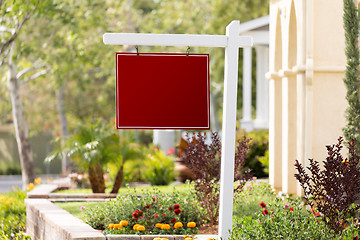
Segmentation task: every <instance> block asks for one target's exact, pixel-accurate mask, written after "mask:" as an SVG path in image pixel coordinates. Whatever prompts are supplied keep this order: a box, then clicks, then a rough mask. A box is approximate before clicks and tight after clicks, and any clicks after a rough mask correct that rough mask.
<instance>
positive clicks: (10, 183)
mask: <svg viewBox="0 0 360 240" xmlns="http://www.w3.org/2000/svg"><path fill="white" fill-rule="evenodd" d="M46 176H49V177H50V178H53V179H57V178H59V175H57V174H50V175H39V176H37V177H41V179H42V181H43V182H46ZM16 187H18V188H19V189H21V188H22V180H21V175H0V193H6V192H10V191H11V190H13V188H16Z"/></svg>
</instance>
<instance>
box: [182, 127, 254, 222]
mask: <svg viewBox="0 0 360 240" xmlns="http://www.w3.org/2000/svg"><path fill="white" fill-rule="evenodd" d="M205 140H206V139H205V135H204V134H202V133H197V134H195V133H194V135H193V137H192V138H189V137H188V147H187V148H186V150H185V152H184V153H183V154H182V155H181V159H182V160H183V161H184V163H185V165H186V166H187V167H188V168H190V169H191V170H192V171H193V173H194V175H195V179H196V180H195V183H194V184H195V192H196V195H197V198H198V200H199V201H201V202H203V207H204V208H205V209H206V212H207V218H208V220H209V221H210V223H211V224H215V223H216V222H217V219H218V212H219V193H220V189H219V183H218V182H219V180H220V166H221V162H220V158H221V141H220V138H219V137H218V135H217V133H216V132H213V133H212V136H211V143H210V144H207V143H206V142H205ZM248 151H249V140H247V139H246V138H243V139H242V140H241V141H240V140H239V141H238V145H237V151H236V153H235V169H234V173H235V174H234V175H235V176H234V181H239V186H240V187H237V188H236V189H235V190H236V191H241V190H242V186H243V185H244V184H245V182H246V181H248V180H249V179H250V178H251V175H250V173H249V172H246V173H245V174H244V173H243V171H242V167H243V166H244V163H245V158H246V156H247V153H248Z"/></svg>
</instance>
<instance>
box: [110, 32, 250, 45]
mask: <svg viewBox="0 0 360 240" xmlns="http://www.w3.org/2000/svg"><path fill="white" fill-rule="evenodd" d="M103 42H104V44H107V45H150V46H194V47H226V46H227V45H228V37H227V36H224V35H192V34H151V33H105V34H104V36H103ZM236 45H237V47H251V46H252V39H251V37H248V36H239V37H238V39H237V40H236Z"/></svg>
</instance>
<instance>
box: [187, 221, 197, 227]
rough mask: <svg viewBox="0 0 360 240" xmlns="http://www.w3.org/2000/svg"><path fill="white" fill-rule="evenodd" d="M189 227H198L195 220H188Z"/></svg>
mask: <svg viewBox="0 0 360 240" xmlns="http://www.w3.org/2000/svg"><path fill="white" fill-rule="evenodd" d="M187 227H189V228H194V227H196V223H195V222H188V224H187Z"/></svg>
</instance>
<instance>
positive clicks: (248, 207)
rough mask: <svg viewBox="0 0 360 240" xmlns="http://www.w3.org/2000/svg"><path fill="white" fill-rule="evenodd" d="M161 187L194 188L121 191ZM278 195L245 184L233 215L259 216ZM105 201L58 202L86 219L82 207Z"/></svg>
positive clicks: (259, 184) (264, 186)
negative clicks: (265, 206)
mask: <svg viewBox="0 0 360 240" xmlns="http://www.w3.org/2000/svg"><path fill="white" fill-rule="evenodd" d="M155 188H156V189H159V190H160V191H161V192H163V193H171V192H173V191H174V189H176V190H177V191H179V192H183V193H185V192H188V191H189V188H193V186H192V185H190V184H183V185H176V186H156V187H152V186H150V187H131V188H130V187H129V188H121V189H120V191H119V193H120V194H126V193H127V192H128V191H130V192H131V193H135V192H136V193H141V192H142V191H150V192H151V191H153V190H154V189H155ZM59 192H60V193H91V189H72V190H62V191H59ZM275 199H276V195H275V194H274V192H273V191H272V189H271V188H270V185H269V184H268V183H266V182H255V181H251V182H250V183H247V184H245V186H244V189H243V191H241V192H240V193H238V194H237V196H236V197H235V200H234V207H233V215H234V217H237V218H241V217H243V216H251V217H253V218H257V216H256V212H258V211H259V210H260V208H261V207H260V206H259V203H260V202H262V201H263V202H265V203H266V204H269V203H270V204H271V203H274V202H275ZM101 204H104V202H67V203H56V205H57V206H59V207H61V208H63V209H65V210H66V211H68V212H70V213H71V214H72V215H74V216H75V217H77V218H80V219H82V220H84V218H85V216H83V214H82V210H81V209H80V207H82V206H84V207H85V208H91V207H94V206H99V205H101Z"/></svg>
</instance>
